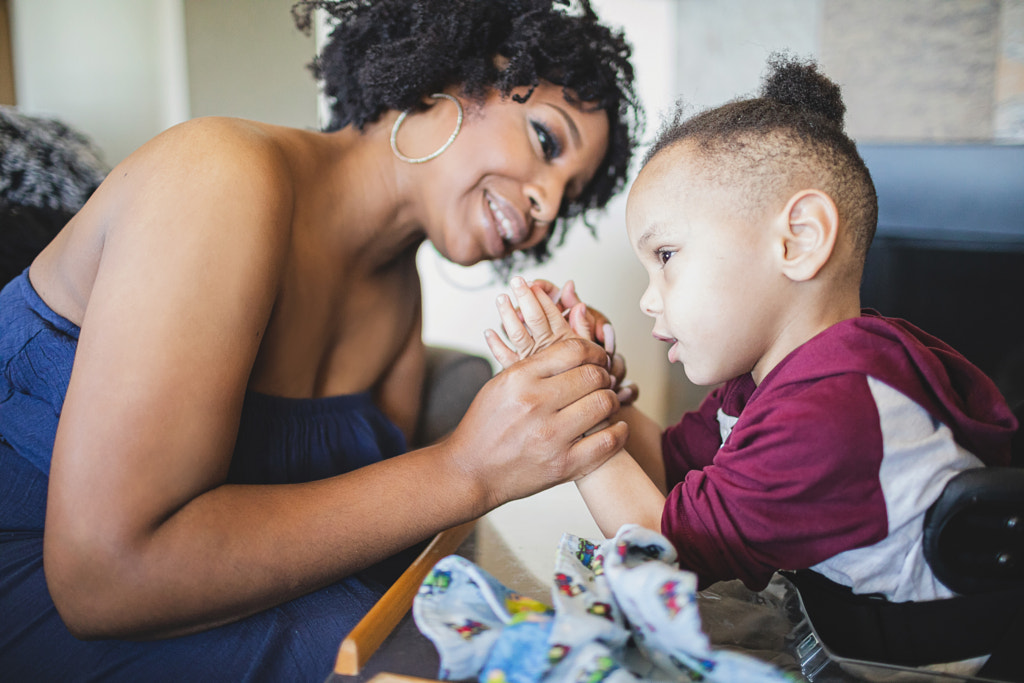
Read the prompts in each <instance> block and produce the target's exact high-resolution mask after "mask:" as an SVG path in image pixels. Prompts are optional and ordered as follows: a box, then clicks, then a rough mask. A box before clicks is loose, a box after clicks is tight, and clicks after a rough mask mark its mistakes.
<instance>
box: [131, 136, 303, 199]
mask: <svg viewBox="0 0 1024 683" xmlns="http://www.w3.org/2000/svg"><path fill="white" fill-rule="evenodd" d="M287 130H288V129H285V128H280V127H276V126H267V125H264V124H260V123H257V122H254V121H247V120H244V119H235V118H226V117H203V118H197V119H192V120H190V121H186V122H184V123H180V124H178V125H176V126H172V127H171V128H168V129H167V130H166V131H164V132H163V133H161V134H160V135H157V136H156V137H155V138H153V139H152V140H150V141H149V142H148V143H146V144H145V145H143V146H142V147H140V148H139V149H138V150H137V151H136V152H135V153H133V154H132V155H131V156H129V157H128V158H127V159H125V161H124V162H122V163H121V164H120V165H119V166H118V167H117V168H116V169H115V172H117V171H121V173H122V175H124V176H125V177H127V176H128V175H130V174H132V173H133V172H135V173H142V174H143V178H144V179H145V178H148V177H149V176H148V175H147V174H148V173H157V172H158V174H159V176H160V177H161V178H162V179H163V180H165V181H166V180H168V179H180V180H183V181H191V182H203V183H211V182H212V183H216V184H229V185H232V186H233V187H234V189H244V187H245V186H246V185H251V186H254V187H259V183H260V182H261V181H263V183H264V184H263V185H262V187H259V189H260V190H261V191H264V192H265V191H266V190H268V189H270V190H276V192H273V191H272V192H270V193H269V194H277V193H280V192H283V191H286V190H289V189H290V187H291V183H289V182H283V181H287V180H288V177H287V176H288V173H289V164H288V160H287V157H286V154H285V152H284V146H283V145H282V139H283V138H284V136H285V131H287ZM268 186H269V187H268Z"/></svg>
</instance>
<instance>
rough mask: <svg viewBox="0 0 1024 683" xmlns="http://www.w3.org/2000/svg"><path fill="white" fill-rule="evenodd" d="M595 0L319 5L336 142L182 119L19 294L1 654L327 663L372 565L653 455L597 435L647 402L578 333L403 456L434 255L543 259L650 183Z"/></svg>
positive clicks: (6, 307) (202, 671) (3, 463)
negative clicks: (571, 231)
mask: <svg viewBox="0 0 1024 683" xmlns="http://www.w3.org/2000/svg"><path fill="white" fill-rule="evenodd" d="M580 5H581V6H580V7H579V9H578V10H574V11H570V10H568V9H567V8H564V7H559V6H554V7H553V6H552V5H551V2H550V0H547V1H542V0H528V1H518V2H507V3H506V2H499V1H497V0H495V1H493V2H491V1H488V2H481V1H480V0H466V1H465V2H452V1H451V0H429V1H426V0H424V1H413V0H390V1H378V2H372V3H370V2H340V3H330V2H311V3H305V4H303V5H302V6H301V7H299V8H298V10H297V15H298V19H299V24H300V26H304V27H308V25H309V20H310V12H311V11H312V10H313V9H314V8H315V7H323V8H324V9H326V10H327V11H328V12H330V13H331V14H333V15H334V17H335V18H336V19H337V22H338V23H337V25H336V28H335V29H334V30H333V33H332V35H331V39H330V42H329V43H328V44H327V45H326V47H325V49H324V51H323V53H322V55H321V56H320V58H319V59H318V61H317V62H315V64H314V70H315V72H316V73H317V75H318V76H319V77H320V78H321V80H322V81H323V87H324V90H325V92H326V94H327V95H328V96H329V97H330V98H331V101H332V102H333V105H334V108H333V117H334V119H333V123H332V125H331V127H330V128H331V129H330V130H329V131H327V132H323V133H321V132H313V131H303V130H293V129H285V128H280V127H276V126H269V125H264V124H260V123H254V122H248V121H240V120H229V119H200V120H195V121H192V122H189V123H185V124H182V125H180V126H177V127H175V128H172V129H170V130H169V131H167V132H165V133H163V134H161V135H160V136H158V137H157V138H155V139H154V140H152V141H151V142H149V143H148V144H146V145H144V146H143V147H142V148H140V149H139V150H138V151H137V152H136V153H135V154H133V155H132V156H130V157H129V158H128V159H126V160H125V161H124V162H123V163H121V164H120V165H119V166H117V167H116V168H115V169H114V170H113V171H112V172H111V173H110V175H109V176H108V177H107V179H106V180H105V181H104V183H103V184H102V186H101V187H100V188H99V189H98V190H97V191H96V193H95V194H94V195H93V196H92V198H91V199H90V201H89V202H88V203H87V204H86V205H85V207H84V208H83V209H82V210H81V211H80V212H79V213H78V214H77V215H76V216H75V218H74V219H73V220H72V221H71V222H70V223H69V224H68V226H67V227H66V228H65V229H64V230H63V231H62V232H61V233H60V234H59V235H58V236H57V238H56V239H55V240H54V241H53V242H52V243H51V244H50V245H49V246H48V247H47V248H46V249H45V250H44V251H43V252H42V253H41V254H40V255H39V256H38V257H37V259H36V260H35V261H34V262H33V264H32V266H31V268H30V270H28V271H26V273H24V274H23V275H22V276H20V277H19V278H17V279H15V280H14V281H13V282H12V283H11V284H10V285H9V286H8V287H7V288H5V290H4V292H3V294H2V296H0V317H2V321H0V366H2V367H5V368H6V370H5V372H4V374H3V378H2V379H0V382H3V384H0V411H2V412H0V434H2V435H3V440H2V441H0V472H3V475H2V477H3V484H2V485H0V486H2V487H3V488H5V489H6V490H2V491H0V494H2V495H0V501H2V502H0V529H2V530H3V532H4V534H5V535H4V537H3V540H4V542H3V551H2V554H0V558H2V559H0V572H2V573H0V612H2V613H3V614H4V619H3V620H2V621H3V625H2V626H0V670H3V671H5V672H7V674H8V675H11V674H12V673H13V675H14V678H15V679H18V677H19V675H24V676H26V677H31V678H32V679H33V680H48V679H56V678H61V679H62V680H69V679H71V680H73V679H76V678H81V677H92V676H95V677H97V678H102V679H104V680H111V679H124V680H137V679H139V678H141V677H143V676H144V677H145V678H147V679H154V678H155V679H158V680H159V679H164V678H166V679H168V680H192V679H195V678H205V677H210V676H213V677H216V678H225V679H232V680H238V679H246V678H265V679H268V680H309V679H316V680H322V678H323V677H324V676H325V675H326V674H327V673H328V672H329V670H330V667H331V663H332V661H333V654H334V652H335V649H336V647H337V645H338V643H339V642H340V640H341V638H342V637H343V636H344V635H345V633H346V632H347V631H348V630H349V629H350V628H351V626H352V625H354V623H355V622H356V621H357V620H358V618H359V617H360V616H361V615H362V614H363V613H364V612H365V611H366V609H368V607H369V606H370V605H371V604H372V603H373V601H375V600H376V598H377V597H378V596H379V595H380V593H381V590H382V587H381V585H380V584H379V582H378V581H376V576H375V572H373V571H372V570H371V571H364V570H367V568H369V567H371V566H372V565H374V563H377V562H379V561H381V560H383V559H385V558H387V557H389V556H391V555H393V554H395V553H397V552H399V551H401V550H402V549H404V548H407V547H409V546H411V545H413V544H415V543H417V542H419V541H422V540H424V539H426V538H429V537H430V536H431V535H433V534H434V533H436V532H438V531H439V530H442V529H444V528H447V527H451V526H453V525H455V524H458V523H461V522H463V521H466V520H469V519H472V518H474V517H477V516H479V515H480V514H482V513H484V512H486V511H488V510H490V509H492V508H494V507H495V506H497V505H500V504H502V503H504V502H506V501H508V500H511V499H514V498H518V497H522V496H526V495H529V494H531V493H534V492H536V491H538V490H541V489H543V488H546V487H548V486H551V485H553V484H557V483H560V482H563V481H568V480H571V479H574V478H577V477H579V476H581V475H583V474H585V473H587V472H589V471H590V470H592V469H594V468H596V467H597V466H598V465H600V464H601V463H602V462H603V461H604V459H606V458H607V457H608V456H610V455H611V454H612V453H614V452H615V451H616V450H618V449H619V448H621V447H622V445H623V442H624V440H625V436H626V434H625V428H624V426H623V425H616V426H612V427H609V428H607V429H604V430H602V431H599V432H597V433H596V434H593V435H589V436H587V437H585V438H582V439H580V438H579V435H580V434H583V433H584V432H586V431H588V430H589V429H590V428H591V427H593V426H594V425H597V424H598V423H600V422H601V421H602V420H604V419H605V418H606V417H607V416H608V415H609V414H610V413H611V412H612V411H613V410H614V408H615V407H616V405H617V404H616V400H615V399H614V393H613V392H612V391H610V390H609V389H608V387H609V382H610V379H609V375H608V373H607V371H606V370H605V363H606V362H607V356H606V354H605V353H604V351H603V350H601V349H600V348H598V347H597V346H596V345H588V344H584V343H580V342H574V343H566V344H563V345H559V346H554V347H552V348H551V349H550V352H548V353H545V354H541V355H539V356H537V357H536V358H533V359H530V360H529V361H527V362H524V363H522V364H520V365H518V366H516V367H515V368H512V369H511V370H510V371H507V372H504V373H502V374H501V375H500V376H499V377H497V378H495V379H494V380H492V381H491V382H490V383H488V385H487V386H485V387H484V389H483V390H482V391H481V393H480V395H479V396H478V397H477V399H476V401H475V402H474V403H473V405H472V406H471V408H470V410H469V411H468V413H467V415H466V417H465V418H464V420H463V421H462V423H461V424H460V426H459V427H458V428H457V429H456V430H455V432H454V433H453V434H452V435H451V436H450V437H449V438H447V439H445V440H443V441H442V442H440V443H438V444H436V445H433V446H431V447H427V448H422V449H419V450H415V451H410V452H407V453H404V454H403V451H405V450H406V443H407V441H408V439H409V436H410V431H411V429H412V427H413V425H414V424H415V420H416V416H417V413H418V410H419V405H418V399H419V396H420V388H421V384H422V378H423V356H424V349H423V343H422V341H421V338H420V314H421V307H420V297H419V279H418V275H417V272H416V265H415V253H416V250H417V248H418V247H419V245H420V244H421V243H422V242H424V241H425V240H429V241H430V242H431V243H432V244H433V245H434V247H436V248H437V250H438V251H439V252H440V253H441V254H442V255H443V256H445V257H446V258H448V259H450V260H451V261H453V262H455V263H459V264H466V265H468V264H473V263H477V262H479V261H481V260H499V259H509V258H510V257H511V256H512V254H514V253H516V252H529V253H530V254H532V255H534V256H537V257H543V255H544V254H545V253H546V248H545V247H546V244H547V242H548V240H549V238H550V237H551V235H552V229H553V225H554V224H555V223H556V222H557V221H559V220H560V219H563V218H565V217H569V216H573V215H575V214H578V213H581V212H582V211H584V210H586V209H590V208H599V207H601V206H603V205H604V203H605V202H606V201H607V200H608V198H609V197H610V196H611V195H612V194H613V193H614V192H615V191H617V190H618V189H619V188H620V187H621V185H622V183H623V180H624V175H625V171H626V167H627V164H628V160H629V155H630V148H631V139H632V127H631V122H630V118H629V117H630V113H631V112H633V111H635V110H634V109H633V107H634V96H633V93H632V85H631V82H632V70H631V68H630V66H629V63H628V56H629V49H628V46H627V45H626V44H625V42H624V41H623V39H622V37H621V35H618V34H615V33H613V32H611V31H609V30H608V29H607V28H605V27H603V26H602V25H600V24H599V23H598V22H597V20H596V17H595V16H594V14H593V13H592V11H591V10H590V8H589V6H588V4H587V3H586V2H583V3H580ZM634 120H635V119H634ZM72 365H73V368H72ZM44 509H45V527H44ZM44 528H45V533H44V532H43V529H44ZM51 599H52V602H51ZM58 615H59V616H58ZM91 639H103V640H102V642H83V641H84V640H91ZM148 639H163V640H157V641H156V642H128V641H139V640H148Z"/></svg>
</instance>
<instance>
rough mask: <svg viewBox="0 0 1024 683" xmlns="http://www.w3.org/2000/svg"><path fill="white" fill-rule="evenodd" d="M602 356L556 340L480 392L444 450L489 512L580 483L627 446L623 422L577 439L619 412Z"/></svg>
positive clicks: (589, 347)
mask: <svg viewBox="0 0 1024 683" xmlns="http://www.w3.org/2000/svg"><path fill="white" fill-rule="evenodd" d="M606 358H607V354H605V352H604V350H603V349H602V348H601V347H599V346H598V345H596V344H594V343H593V342H590V341H587V340H584V339H580V338H568V339H558V340H555V341H554V342H553V343H551V345H550V346H547V347H545V348H543V349H540V350H538V351H537V352H536V353H535V355H532V356H530V357H529V358H526V359H524V360H521V361H520V360H516V361H515V362H513V363H512V364H511V365H509V366H508V367H507V368H506V369H505V370H504V371H503V372H501V373H499V374H498V375H497V376H496V377H495V378H494V379H492V380H491V381H490V382H488V383H487V384H486V385H485V386H484V388H483V389H482V390H481V391H480V393H479V394H478V395H477V397H476V399H475V400H474V401H473V404H472V405H471V406H470V408H469V410H468V411H467V413H466V416H465V417H464V418H463V420H462V422H461V423H460V424H459V427H458V428H457V429H456V430H455V432H454V433H453V434H452V436H451V437H450V438H449V439H448V440H447V442H446V444H445V446H446V448H447V450H448V452H449V453H451V454H452V457H453V458H454V459H455V460H456V462H455V463H454V464H455V466H457V467H461V468H462V469H463V470H464V471H466V472H467V474H468V475H469V476H470V477H471V480H473V481H476V482H478V485H479V486H482V487H483V488H484V496H485V499H486V500H487V501H488V504H487V508H488V509H490V508H491V507H495V506H497V505H501V504H503V503H505V502H508V501H509V500H515V499H517V498H523V497H525V496H528V495H532V494H533V493H536V492H538V491H541V490H543V489H545V488H548V487H550V486H554V485H556V484H560V483H563V482H567V481H572V480H575V479H578V478H579V477H581V476H584V475H585V474H587V473H589V472H592V471H593V470H595V469H597V467H599V466H600V465H601V464H603V463H604V462H605V461H606V460H607V459H608V458H609V457H611V456H612V455H613V454H614V453H616V452H617V451H618V450H620V449H621V448H622V447H623V446H624V445H625V443H626V438H627V435H628V428H627V426H626V425H625V423H622V422H617V423H615V424H613V425H611V426H609V427H606V428H604V429H601V430H599V431H596V432H594V433H591V434H588V435H586V436H582V437H581V436H580V435H581V434H584V433H585V432H588V431H589V430H591V429H593V428H594V427H595V426H597V425H598V424H600V423H601V422H603V421H605V420H607V419H608V418H609V417H611V416H612V414H613V413H615V412H616V410H618V408H619V403H618V400H617V399H616V397H615V393H614V392H613V391H612V390H611V389H610V386H611V377H610V376H609V374H608V371H607V369H606V368H605V360H606Z"/></svg>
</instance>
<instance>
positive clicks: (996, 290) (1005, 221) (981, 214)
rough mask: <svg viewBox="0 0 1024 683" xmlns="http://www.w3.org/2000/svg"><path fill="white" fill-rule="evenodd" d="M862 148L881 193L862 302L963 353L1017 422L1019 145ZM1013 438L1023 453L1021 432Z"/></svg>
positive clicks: (1023, 159)
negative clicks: (993, 384) (1001, 397)
mask: <svg viewBox="0 0 1024 683" xmlns="http://www.w3.org/2000/svg"><path fill="white" fill-rule="evenodd" d="M859 149H860V152H861V155H862V156H863V157H864V161H865V163H866V164H867V166H868V169H869V170H870V171H871V177H872V178H873V179H874V182H875V188H876V190H877V192H878V232H877V233H876V235H875V241H874V244H873V245H872V246H871V250H870V251H869V252H868V259H867V264H866V266H865V270H864V282H863V285H862V288H861V302H862V303H863V305H864V306H866V307H869V308H875V309H878V310H879V311H881V312H882V313H884V314H885V315H890V316H896V317H900V318H905V319H907V320H909V321H910V322H912V323H914V324H915V325H917V326H918V327H921V328H922V329H924V330H926V331H928V332H929V333H931V334H934V335H935V336H936V337H938V338H939V339H942V340H943V341H945V342H946V343H948V344H950V345H951V346H952V347H953V348H955V349H957V350H958V351H960V352H961V353H962V354H964V355H965V356H966V357H967V358H968V360H970V361H971V362H973V363H974V364H975V365H977V366H978V367H979V368H981V369H982V371H984V372H985V373H986V374H988V375H989V376H990V377H992V379H993V380H995V382H996V384H997V385H998V386H999V389H1000V391H1002V392H1003V395H1004V396H1005V397H1006V400H1007V402H1008V403H1009V404H1010V407H1011V408H1013V410H1014V413H1015V414H1016V415H1017V416H1018V419H1019V418H1021V417H1022V416H1024V300H1022V295H1024V145H1000V144H959V145H958V144H942V145H939V144H936V145H929V144H920V145H916V144H915V145H860V146H859ZM1017 439H1018V443H1017V444H1015V453H1016V454H1020V453H1021V450H1022V448H1024V443H1020V442H1021V440H1022V437H1021V435H1020V432H1018V437H1017ZM1015 464H1020V465H1024V462H1016V463H1015Z"/></svg>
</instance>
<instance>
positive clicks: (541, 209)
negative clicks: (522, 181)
mask: <svg viewBox="0 0 1024 683" xmlns="http://www.w3.org/2000/svg"><path fill="white" fill-rule="evenodd" d="M564 193H565V181H564V180H562V179H561V178H558V177H557V176H556V175H555V174H554V173H547V174H546V177H545V178H543V179H541V180H539V181H538V182H534V183H529V184H528V185H527V186H526V196H527V198H528V199H529V200H530V216H531V217H532V218H533V219H534V220H535V221H539V222H542V223H547V224H548V225H550V224H551V223H553V222H554V220H555V219H556V218H558V211H559V209H561V207H562V195H563V194H564Z"/></svg>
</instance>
